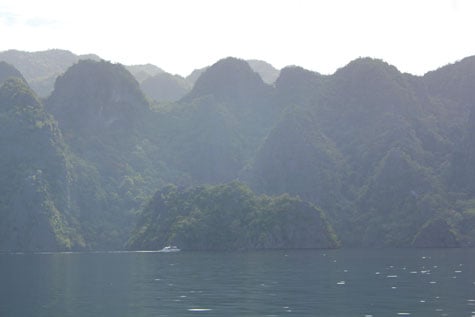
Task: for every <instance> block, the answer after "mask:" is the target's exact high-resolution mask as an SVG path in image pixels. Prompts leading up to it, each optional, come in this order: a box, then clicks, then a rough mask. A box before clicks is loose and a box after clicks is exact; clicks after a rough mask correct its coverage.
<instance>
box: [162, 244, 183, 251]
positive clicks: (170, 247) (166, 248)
mask: <svg viewBox="0 0 475 317" xmlns="http://www.w3.org/2000/svg"><path fill="white" fill-rule="evenodd" d="M178 251H180V249H178V248H177V247H176V246H175V245H168V246H166V247H164V248H163V249H161V250H160V251H158V252H178Z"/></svg>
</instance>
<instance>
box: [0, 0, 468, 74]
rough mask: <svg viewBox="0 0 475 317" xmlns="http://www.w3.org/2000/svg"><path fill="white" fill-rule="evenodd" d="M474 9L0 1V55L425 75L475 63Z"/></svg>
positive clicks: (349, 3) (277, 1) (177, 67)
mask: <svg viewBox="0 0 475 317" xmlns="http://www.w3.org/2000/svg"><path fill="white" fill-rule="evenodd" d="M474 35H475V1H474V0H358V1H356V0H326V1H323V0H322V1H319V0H293V1H291V0H288V1H283V0H282V1H281V0H236V1H235V0H229V1H227V0H164V1H162V0H155V1H153V0H150V1H147V0H134V1H121V0H116V1H100V0H81V1H77V0H75V1H68V0H41V1H38V0H36V1H33V0H31V1H27V0H0V51H4V50H7V49H19V50H27V51H37V50H45V49H50V48H61V49H67V50H70V51H72V52H74V53H76V54H85V53H95V54H98V55H99V56H101V57H102V58H104V59H107V60H111V61H113V62H120V63H123V64H144V63H152V64H155V65H157V66H159V67H161V68H163V69H165V70H166V71H169V72H172V73H178V74H181V75H187V74H189V73H190V72H191V71H192V70H193V69H195V68H200V67H203V66H207V65H210V64H212V63H214V62H216V61H217V60H219V59H221V58H224V57H227V56H235V57H240V58H245V59H262V60H265V61H267V62H269V63H271V64H273V65H274V66H275V67H277V68H281V67H284V66H286V65H300V66H302V67H305V68H307V69H311V70H314V71H318V72H320V73H324V74H328V73H333V72H334V71H335V70H336V69H337V68H339V67H342V66H344V65H346V64H347V63H348V62H349V61H351V60H353V59H355V58H357V57H360V56H370V57H376V58H381V59H383V60H385V61H387V62H389V63H391V64H393V65H395V66H396V67H397V68H399V70H401V71H404V72H410V73H413V74H423V73H424V72H426V71H428V70H432V69H435V68H438V67H440V66H443V65H445V64H448V63H452V62H455V61H457V60H459V59H461V58H463V57H466V56H469V55H475V40H474Z"/></svg>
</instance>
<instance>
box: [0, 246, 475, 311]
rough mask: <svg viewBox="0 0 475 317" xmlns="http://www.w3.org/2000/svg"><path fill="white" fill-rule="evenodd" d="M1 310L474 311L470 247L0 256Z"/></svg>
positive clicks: (473, 258) (473, 255)
mask: <svg viewBox="0 0 475 317" xmlns="http://www.w3.org/2000/svg"><path fill="white" fill-rule="evenodd" d="M0 316H2V317H9V316H15V317H29V316H58V317H62V316H78V317H79V316H81V317H87V316H101V317H109V316H111V317H112V316H114V317H116V316H117V317H120V316H134V317H140V316H204V317H206V316H322V317H333V316H338V317H339V316H342V317H343V316H345V317H350V316H362V317H370V316H372V317H379V316H427V317H434V316H455V317H464V316H467V317H475V250H474V249H444V250H426V249H424V250H420V249H419V250H414V249H397V250H345V249H343V250H324V251H319V250H309V251H266V252H240V253H208V252H180V253H175V254H170V253H168V254H165V253H138V252H130V253H54V254H0Z"/></svg>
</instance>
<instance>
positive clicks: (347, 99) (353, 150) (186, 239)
mask: <svg viewBox="0 0 475 317" xmlns="http://www.w3.org/2000/svg"><path fill="white" fill-rule="evenodd" d="M36 54H38V55H36ZM90 57H92V59H91V58H90ZM2 60H4V61H6V62H7V63H8V64H7V63H2V62H0V86H1V88H0V121H1V125H0V129H1V130H2V131H1V134H0V135H1V137H0V145H1V148H2V156H1V158H0V169H1V175H2V179H1V182H0V189H1V190H0V250H68V249H121V248H124V247H127V248H131V249H141V248H147V249H158V248H160V247H162V246H163V245H165V244H168V243H174V242H180V244H181V246H182V247H183V248H185V249H186V248H188V249H253V248H282V247H299V246H301V247H305V248H307V247H335V246H337V245H339V244H341V245H343V246H377V247H384V246H397V247H407V246H422V247H453V246H473V244H474V243H475V172H474V171H473V164H474V163H475V143H474V142H475V141H474V140H475V138H474V136H475V114H474V113H475V112H474V110H473V107H474V106H475V104H474V100H475V95H474V94H475V93H474V91H475V58H474V57H467V58H465V59H463V60H461V61H459V62H456V63H454V64H451V65H447V66H444V67H441V68H440V69H437V70H434V71H432V72H429V73H427V74H426V75H424V76H422V77H417V76H412V75H409V74H403V73H401V72H399V71H398V70H397V69H396V68H395V67H394V66H391V65H389V64H387V63H385V62H383V61H381V60H377V59H372V58H359V59H357V60H354V61H352V62H351V63H349V64H348V65H346V66H344V67H342V68H340V69H339V70H338V71H337V72H335V73H334V74H333V75H326V76H324V75H321V74H318V73H315V72H312V71H308V70H305V69H303V68H300V67H297V66H292V67H287V68H284V69H282V70H280V71H278V70H275V69H274V68H272V67H271V66H270V65H268V64H266V63H265V62H261V61H244V60H240V59H236V58H225V59H222V60H220V61H218V62H216V63H215V64H214V65H210V66H209V67H207V68H205V69H202V70H198V71H196V72H194V73H192V74H191V75H190V76H189V77H187V78H183V77H180V76H176V75H171V74H167V73H166V72H164V71H163V70H161V69H160V68H158V67H157V66H153V65H141V66H128V67H125V66H122V65H120V64H112V63H109V62H106V61H103V60H100V59H99V58H98V57H97V56H94V55H91V56H76V55H74V54H72V53H70V52H67V51H59V50H54V51H48V52H40V53H25V52H18V51H7V52H2V53H0V61H2ZM12 78H13V79H12ZM53 81H54V82H55V84H54V87H53V86H51V83H52V82H53ZM30 87H31V88H30ZM33 87H35V89H34V90H35V91H36V92H34V91H33ZM38 95H39V96H40V97H38ZM40 98H42V99H40ZM236 181H238V182H239V183H236ZM168 184H173V185H168ZM166 185H168V186H166ZM263 194H265V195H269V196H261V195H263ZM290 219H292V221H290ZM135 224H136V225H135ZM164 224H166V225H164ZM226 233H229V236H228V235H226ZM216 241H222V244H219V242H216Z"/></svg>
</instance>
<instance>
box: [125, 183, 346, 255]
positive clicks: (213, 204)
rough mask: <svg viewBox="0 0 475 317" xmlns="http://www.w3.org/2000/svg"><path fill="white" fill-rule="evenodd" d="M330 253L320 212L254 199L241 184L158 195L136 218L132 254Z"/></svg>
mask: <svg viewBox="0 0 475 317" xmlns="http://www.w3.org/2000/svg"><path fill="white" fill-rule="evenodd" d="M169 244H177V245H179V246H180V247H181V248H183V249H188V250H243V249H275V248H280V249H282V248H334V247H336V246H338V242H337V239H336V236H335V234H334V232H333V230H332V228H331V226H330V224H329V223H328V222H327V221H326V218H325V215H324V213H323V211H321V210H320V209H318V208H316V207H314V206H312V205H310V204H308V203H306V202H303V201H302V200H300V199H299V198H294V197H290V196H288V195H286V194H284V195H281V196H277V197H269V196H256V195H255V194H254V193H252V192H251V190H250V189H249V188H248V187H246V186H245V185H243V184H240V183H236V182H234V183H230V184H227V185H216V186H211V185H207V186H198V187H193V188H190V189H186V190H180V189H178V188H177V187H175V186H168V187H165V188H163V189H162V190H160V191H158V192H157V193H156V194H155V196H154V198H153V199H152V200H151V201H150V202H149V204H148V205H147V207H145V209H144V210H143V212H142V213H141V214H140V216H139V226H138V227H137V229H136V231H135V232H134V234H133V235H132V238H131V239H130V241H129V244H128V247H129V248H131V249H148V250H156V249H161V248H162V247H164V246H166V245H169Z"/></svg>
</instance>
